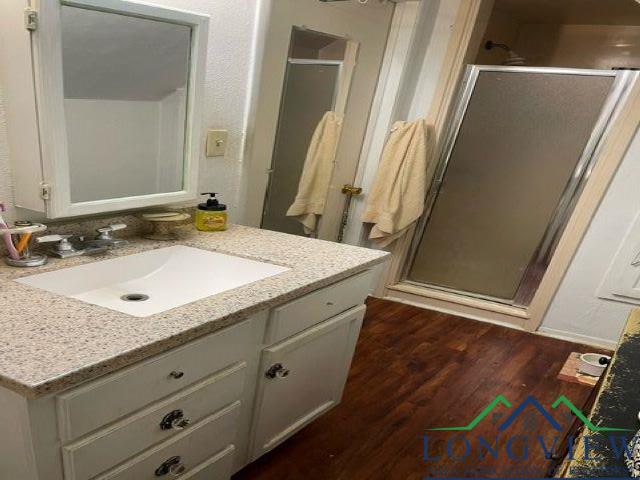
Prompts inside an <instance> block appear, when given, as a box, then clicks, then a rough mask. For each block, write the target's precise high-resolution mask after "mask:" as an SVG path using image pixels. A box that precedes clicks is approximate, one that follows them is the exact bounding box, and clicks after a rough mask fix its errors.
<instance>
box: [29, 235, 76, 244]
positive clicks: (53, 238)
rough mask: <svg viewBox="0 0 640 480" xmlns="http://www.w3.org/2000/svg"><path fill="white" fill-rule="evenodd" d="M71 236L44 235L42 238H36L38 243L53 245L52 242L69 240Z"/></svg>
mask: <svg viewBox="0 0 640 480" xmlns="http://www.w3.org/2000/svg"><path fill="white" fill-rule="evenodd" d="M69 237H71V235H55V234H54V235H43V236H41V237H38V238H36V242H38V243H52V242H62V241H64V240H67V239H68V238H69Z"/></svg>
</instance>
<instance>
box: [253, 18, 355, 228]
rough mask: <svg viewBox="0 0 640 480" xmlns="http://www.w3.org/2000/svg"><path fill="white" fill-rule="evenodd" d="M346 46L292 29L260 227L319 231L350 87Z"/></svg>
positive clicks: (307, 32)
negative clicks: (346, 69) (318, 226)
mask: <svg viewBox="0 0 640 480" xmlns="http://www.w3.org/2000/svg"><path fill="white" fill-rule="evenodd" d="M346 50H347V41H346V40H345V39H342V38H337V37H333V36H331V35H326V34H323V33H319V32H313V31H307V30H303V29H301V28H296V27H294V28H293V31H292V35H291V44H290V52H289V58H288V60H287V67H286V73H285V78H284V86H283V91H282V100H281V106H280V116H279V119H278V129H277V133H276V141H275V146H274V151H273V158H272V168H273V172H272V174H271V178H270V183H269V186H268V190H267V195H266V200H265V206H264V212H263V216H262V227H263V228H267V229H270V230H278V231H281V232H286V233H293V234H297V235H302V234H308V235H311V234H313V233H314V232H315V231H316V227H317V218H316V217H317V216H318V215H321V214H322V210H321V207H322V206H323V198H324V196H326V193H327V189H328V186H329V179H330V176H331V173H332V171H333V164H334V161H335V153H336V148H337V144H338V140H339V138H340V132H341V127H342V120H343V111H344V101H345V97H346V94H347V90H348V87H349V83H350V82H349V79H346V78H344V77H345V75H346V72H345V68H344V63H345V53H346Z"/></svg>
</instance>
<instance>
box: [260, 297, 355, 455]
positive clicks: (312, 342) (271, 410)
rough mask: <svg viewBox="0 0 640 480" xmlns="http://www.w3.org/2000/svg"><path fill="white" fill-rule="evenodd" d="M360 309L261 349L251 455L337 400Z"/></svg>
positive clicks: (298, 426)
mask: <svg viewBox="0 0 640 480" xmlns="http://www.w3.org/2000/svg"><path fill="white" fill-rule="evenodd" d="M364 311H365V307H364V305H361V306H359V307H355V308H352V309H350V310H347V311H346V312H344V313H342V314H340V315H338V316H336V317H334V318H331V319H329V320H327V321H325V322H322V323H320V324H318V325H316V326H314V327H312V328H309V329H307V330H305V331H304V332H301V333H299V334H297V335H294V336H293V337H291V338H287V339H286V340H283V341H282V342H279V343H277V344H275V345H272V346H270V347H268V348H266V349H265V350H264V352H263V354H262V363H261V366H262V368H261V370H262V372H264V373H263V375H262V378H261V379H260V383H259V386H258V393H257V397H256V406H255V419H256V421H255V425H254V429H253V432H254V437H253V441H254V443H253V448H252V458H253V459H256V458H258V457H259V456H260V455H262V454H263V453H266V452H267V451H269V450H271V449H272V448H273V447H275V446H277V445H278V444H280V443H281V442H283V441H284V440H286V439H287V438H288V437H290V436H291V435H293V434H294V433H295V432H297V431H298V430H300V429H301V428H302V427H304V426H305V425H307V424H308V423H309V422H311V421H312V420H314V419H315V418H316V417H318V416H319V415H322V414H323V413H324V412H326V411H327V410H329V409H330V408H331V407H333V406H335V405H337V404H338V403H340V399H341V397H342V390H343V388H344V385H345V382H346V380H347V374H348V372H349V366H350V365H351V358H352V357H353V352H354V349H355V346H356V340H357V339H358V334H359V333H360V326H361V325H362V318H363V317H364Z"/></svg>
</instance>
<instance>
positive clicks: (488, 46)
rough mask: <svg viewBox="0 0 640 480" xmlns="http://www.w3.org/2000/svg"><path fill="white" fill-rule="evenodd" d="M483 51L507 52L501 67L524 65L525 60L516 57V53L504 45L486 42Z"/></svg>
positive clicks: (521, 57)
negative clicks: (499, 50) (500, 50)
mask: <svg viewBox="0 0 640 480" xmlns="http://www.w3.org/2000/svg"><path fill="white" fill-rule="evenodd" d="M484 48H485V50H493V49H494V48H501V49H502V50H504V51H505V52H507V58H506V59H505V60H504V61H503V62H502V65H511V66H514V65H524V64H525V61H526V59H525V58H524V57H523V56H520V55H518V54H517V53H516V52H514V51H513V50H511V47H509V45H507V44H505V43H496V42H494V41H492V40H487V43H485V44H484Z"/></svg>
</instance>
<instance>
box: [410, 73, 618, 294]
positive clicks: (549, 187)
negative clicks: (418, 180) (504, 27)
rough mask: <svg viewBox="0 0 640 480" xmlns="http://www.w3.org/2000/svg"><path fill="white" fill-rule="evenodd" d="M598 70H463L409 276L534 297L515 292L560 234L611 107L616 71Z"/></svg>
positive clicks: (535, 277)
mask: <svg viewBox="0 0 640 480" xmlns="http://www.w3.org/2000/svg"><path fill="white" fill-rule="evenodd" d="M599 73H600V74H596V72H592V73H587V72H584V71H577V70H576V71H569V70H562V71H559V70H558V71H553V70H552V69H527V68H514V69H509V68H504V67H474V68H472V69H471V70H470V71H469V73H468V77H467V82H468V83H467V86H466V88H465V91H464V95H463V97H462V99H461V100H460V105H459V109H458V117H457V119H456V121H454V126H453V127H452V128H454V129H455V128H457V132H456V131H451V132H450V133H449V143H448V148H446V149H445V150H447V151H446V152H445V158H444V160H443V161H442V162H441V164H440V170H439V173H437V177H436V178H437V179H439V180H436V181H435V183H434V186H432V197H431V199H430V202H428V205H427V206H428V208H429V214H428V218H427V219H426V227H425V229H424V231H419V233H418V235H419V236H418V237H416V239H415V241H414V256H413V261H412V263H410V264H409V268H408V273H407V280H408V281H412V282H417V283H420V284H427V285H429V286H433V287H436V288H443V289H446V290H453V291H456V292H461V293H466V294H471V295H473V296H478V297H482V298H488V299H491V300H497V301H501V302H504V303H511V304H526V303H527V301H530V296H531V295H530V294H529V295H528V297H527V295H525V297H527V298H528V300H525V301H522V300H521V299H520V300H518V298H520V297H521V293H522V291H521V290H520V291H519V289H520V288H521V287H522V286H523V285H524V286H526V287H527V288H528V289H529V290H531V288H533V291H535V288H536V287H537V283H536V282H538V283H539V280H540V278H541V272H540V271H539V270H540V268H541V269H542V271H544V268H546V265H540V264H539V263H538V260H539V258H540V256H541V255H542V254H543V252H541V251H540V250H541V248H542V246H543V245H545V244H546V245H547V246H548V244H549V241H550V239H553V238H554V237H555V238H557V234H558V232H559V231H560V230H561V228H562V225H560V224H559V223H558V222H559V219H562V215H563V212H562V211H561V210H562V209H563V208H564V213H567V212H569V209H570V207H569V205H572V202H571V200H572V199H571V198H570V197H571V196H573V197H574V198H575V197H576V196H577V194H578V189H577V188H576V182H578V181H580V176H581V175H583V174H584V171H585V169H586V167H587V166H588V162H589V161H590V160H591V153H593V152H592V150H593V147H595V143H597V139H598V138H599V137H598V131H599V129H600V130H601V127H603V120H602V119H603V118H604V123H605V124H606V121H607V118H608V115H610V114H611V109H612V108H613V107H611V103H612V102H611V101H610V100H609V101H608V98H611V97H613V96H614V95H613V94H611V92H612V91H617V90H616V88H614V86H615V85H617V84H616V74H615V73H610V72H599ZM618 93H619V92H618ZM610 94H611V96H610ZM613 103H615V102H613ZM465 106H466V109H465ZM607 112H608V113H607ZM461 115H462V116H461ZM605 116H606V118H605ZM596 127H597V128H596ZM600 134H601V131H600ZM594 139H595V140H594ZM594 142H595V143H594ZM590 150H591V152H590ZM572 188H573V191H572ZM434 192H437V196H435V200H434V195H436V194H435V193H434ZM569 213H570V212H569ZM420 235H421V236H420ZM552 243H553V242H552ZM536 269H538V271H536ZM527 279H532V280H531V282H533V284H532V285H526V283H527V282H528V280H527ZM534 284H535V285H534ZM523 298H524V297H523Z"/></svg>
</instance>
